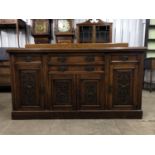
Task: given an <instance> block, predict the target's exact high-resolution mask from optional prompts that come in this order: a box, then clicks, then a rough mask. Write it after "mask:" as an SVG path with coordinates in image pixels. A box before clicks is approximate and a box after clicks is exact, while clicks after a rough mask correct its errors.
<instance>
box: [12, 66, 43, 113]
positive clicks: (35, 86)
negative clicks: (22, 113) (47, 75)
mask: <svg viewBox="0 0 155 155" xmlns="http://www.w3.org/2000/svg"><path fill="white" fill-rule="evenodd" d="M15 79H16V81H18V82H17V83H16V84H15V87H16V102H17V103H16V106H15V110H41V109H44V103H43V102H44V96H43V91H44V90H43V79H42V68H41V65H40V64H36V65H34V64H33V65H32V66H31V65H16V71H15Z"/></svg>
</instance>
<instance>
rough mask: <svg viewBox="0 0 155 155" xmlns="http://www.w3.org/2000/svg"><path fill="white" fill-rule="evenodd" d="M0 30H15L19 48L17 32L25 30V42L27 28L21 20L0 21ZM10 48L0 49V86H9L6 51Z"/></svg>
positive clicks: (8, 63)
mask: <svg viewBox="0 0 155 155" xmlns="http://www.w3.org/2000/svg"><path fill="white" fill-rule="evenodd" d="M0 29H15V31H16V37H17V44H18V47H20V39H19V30H20V29H24V30H25V34H26V35H25V37H26V41H27V26H26V23H25V22H24V21H23V20H21V19H0ZM7 48H10V47H1V48H0V86H10V85H11V83H10V62H9V56H8V54H7V52H6V49H7Z"/></svg>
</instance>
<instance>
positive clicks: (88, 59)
mask: <svg viewBox="0 0 155 155" xmlns="http://www.w3.org/2000/svg"><path fill="white" fill-rule="evenodd" d="M85 61H87V62H93V61H95V57H94V56H86V57H85Z"/></svg>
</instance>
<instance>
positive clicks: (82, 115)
mask: <svg viewBox="0 0 155 155" xmlns="http://www.w3.org/2000/svg"><path fill="white" fill-rule="evenodd" d="M142 115H143V112H142V110H132V111H131V110H130V111H129V110H123V111H121V110H104V111H76V112H75V111H71V112H61V111H33V112H32V111H13V112H12V119H102V118H105V119H141V118H142Z"/></svg>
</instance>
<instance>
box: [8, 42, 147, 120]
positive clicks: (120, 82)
mask: <svg viewBox="0 0 155 155" xmlns="http://www.w3.org/2000/svg"><path fill="white" fill-rule="evenodd" d="M58 46H59V45H57V48H56V45H55V46H54V45H53V48H52V47H51V48H25V49H10V50H8V52H9V53H10V57H11V74H12V96H13V111H12V118H13V119H38V118H40V119H45V118H142V109H141V95H142V83H143V61H144V55H145V50H146V49H145V48H128V47H111V48H103V47H101V46H98V45H97V44H96V45H94V46H93V45H90V46H91V48H90V46H89V48H88V47H84V46H83V45H81V46H80V44H79V45H78V47H77V46H75V45H74V44H72V45H70V46H68V47H67V46H66V48H61V47H60V48H58ZM97 47H98V48H97Z"/></svg>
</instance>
